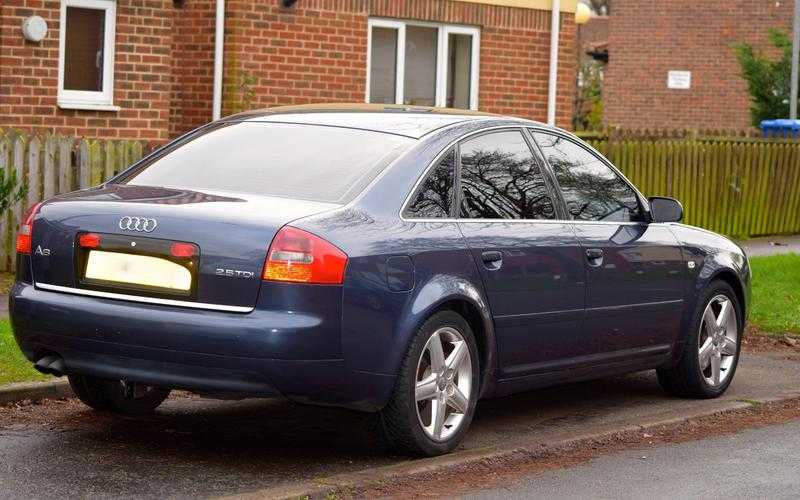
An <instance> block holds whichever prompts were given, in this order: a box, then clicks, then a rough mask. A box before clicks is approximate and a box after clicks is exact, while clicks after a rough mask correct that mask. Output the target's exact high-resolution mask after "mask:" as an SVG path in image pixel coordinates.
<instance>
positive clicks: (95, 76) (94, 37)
mask: <svg viewBox="0 0 800 500" xmlns="http://www.w3.org/2000/svg"><path fill="white" fill-rule="evenodd" d="M105 25H106V11H105V10H101V9H84V8H78V7H67V23H66V28H65V33H66V38H65V40H64V89H66V90H88V91H94V92H102V90H103V40H104V37H105Z"/></svg>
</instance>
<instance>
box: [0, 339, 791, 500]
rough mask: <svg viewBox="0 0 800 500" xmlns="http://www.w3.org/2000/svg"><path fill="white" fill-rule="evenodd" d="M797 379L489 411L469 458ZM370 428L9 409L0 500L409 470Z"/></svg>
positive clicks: (205, 409) (594, 396) (672, 414)
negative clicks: (689, 393) (703, 396)
mask: <svg viewBox="0 0 800 500" xmlns="http://www.w3.org/2000/svg"><path fill="white" fill-rule="evenodd" d="M798 380H800V363H797V362H792V361H785V360H781V359H777V357H765V356H754V355H749V354H748V355H745V356H743V358H742V365H741V367H740V370H739V371H738V372H737V374H736V379H735V381H734V383H733V385H732V386H731V389H730V390H729V391H728V393H727V394H726V395H725V396H724V397H723V398H720V399H717V400H703V401H688V400H680V399H675V398H670V397H668V396H666V395H665V394H664V393H663V392H662V391H661V390H660V388H659V387H658V384H657V383H656V381H655V378H654V376H653V374H652V372H650V373H643V374H636V375H632V376H627V377H621V378H613V379H607V380H601V381H596V382H588V383H583V384H576V385H571V386H565V387H558V388H553V389H548V390H542V391H534V392H530V393H526V394H521V395H517V396H513V397H509V398H503V399H498V400H492V401H484V402H481V403H480V404H479V406H478V411H477V415H476V420H475V422H474V424H473V428H472V429H471V432H470V434H469V435H468V437H467V439H466V441H465V443H464V445H463V446H462V449H463V450H474V449H476V448H481V447H486V446H504V445H505V446H508V445H515V443H519V442H522V441H523V440H525V441H535V442H540V441H541V442H542V443H546V442H553V441H555V440H559V439H567V438H573V437H575V436H580V435H583V434H586V433H591V432H604V431H609V430H617V429H620V428H622V427H626V426H631V425H642V424H643V423H647V422H652V421H657V420H659V419H669V418H681V417H685V416H692V415H696V414H700V413H705V412H709V411H714V410H716V409H720V408H726V407H730V405H731V404H732V403H734V402H736V401H742V400H749V399H768V398H779V397H790V396H797V395H800V387H798V385H797V381H798ZM372 422H373V421H372V419H370V418H369V417H368V416H366V415H363V414H359V413H354V412H349V411H341V410H335V409H325V408H313V407H304V406H299V405H293V404H289V403H286V402H282V401H268V400H246V401H239V402H234V401H214V400H206V399H202V398H198V397H186V396H179V397H176V398H173V399H170V400H169V401H167V402H166V403H165V404H164V405H163V406H162V408H161V409H159V411H158V413H157V414H156V415H154V416H152V417H147V418H120V417H114V416H109V415H106V414H99V413H96V412H92V411H90V410H88V409H86V408H84V407H83V406H81V405H80V404H79V403H78V402H77V401H75V400H69V401H61V402H48V403H45V404H42V405H30V406H21V407H16V408H15V407H7V408H0V498H30V497H37V498H43V497H58V498H74V497H85V496H98V497H108V496H129V495H138V496H148V497H163V496H176V497H187V496H197V495H202V496H213V495H223V494H233V493H244V492H251V491H254V490H259V489H262V488H269V487H276V486H280V485H287V484H291V483H295V482H297V481H302V480H310V479H315V478H320V477H324V476H328V475H331V474H337V473H344V472H353V471H359V470H364V469H367V468H369V467H374V466H379V465H385V464H392V463H399V462H402V461H404V460H407V459H406V458H404V457H397V456H392V455H390V454H389V453H388V452H387V451H386V450H384V449H383V448H382V447H381V446H380V443H379V440H378V437H377V433H376V431H375V429H374V425H373V423H372ZM708 465H709V467H710V469H707V470H711V471H712V472H713V471H714V470H716V469H714V468H713V464H708ZM707 470H706V471H705V472H706V473H707ZM698 474H699V472H698Z"/></svg>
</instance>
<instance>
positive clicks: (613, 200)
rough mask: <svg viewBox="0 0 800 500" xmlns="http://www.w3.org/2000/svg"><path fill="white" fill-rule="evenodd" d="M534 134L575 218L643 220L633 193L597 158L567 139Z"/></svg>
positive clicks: (568, 208)
mask: <svg viewBox="0 0 800 500" xmlns="http://www.w3.org/2000/svg"><path fill="white" fill-rule="evenodd" d="M534 136H535V137H536V142H538V143H539V146H540V147H541V148H542V151H543V152H544V155H545V157H546V158H547V161H548V162H549V163H550V166H551V167H552V168H553V172H554V173H555V175H556V179H557V180H558V183H559V185H560V187H561V192H562V193H563V194H564V201H565V202H566V203H567V210H568V211H569V213H570V214H571V215H572V217H573V218H574V219H577V220H597V221H611V222H636V221H641V220H642V215H641V209H640V207H639V201H638V200H637V198H636V193H635V192H634V191H633V189H631V187H630V186H628V184H627V183H626V182H625V181H623V180H622V179H621V178H620V177H619V176H618V175H617V174H616V173H615V172H614V171H613V170H612V169H610V168H608V166H606V165H605V164H604V163H603V162H602V161H601V160H600V159H599V158H597V157H596V156H595V155H593V154H592V153H590V152H589V151H587V150H586V149H584V148H582V147H581V146H580V145H578V144H577V143H575V142H573V141H570V140H568V139H564V138H562V137H558V136H555V135H551V134H545V133H540V132H534Z"/></svg>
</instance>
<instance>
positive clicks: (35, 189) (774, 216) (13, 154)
mask: <svg viewBox="0 0 800 500" xmlns="http://www.w3.org/2000/svg"><path fill="white" fill-rule="evenodd" d="M588 139H589V142H590V143H591V144H592V145H593V146H594V147H596V148H597V149H598V150H599V151H600V152H602V153H603V154H604V155H606V156H607V157H608V159H609V160H611V162H613V163H614V164H615V165H617V166H618V167H619V168H620V170H622V171H623V172H624V173H625V175H627V176H628V177H629V178H630V179H631V180H632V181H633V182H634V183H635V184H636V185H637V186H638V187H639V189H640V190H641V191H642V192H643V193H644V194H645V195H647V196H656V195H662V196H672V197H675V198H678V199H679V200H680V201H681V202H682V203H683V206H684V209H685V212H686V219H685V221H686V222H687V223H688V224H692V225H696V226H700V227H704V228H707V229H711V230H712V231H717V232H720V233H723V234H727V235H730V236H733V237H736V238H744V237H749V236H760V235H769V234H789V233H800V142H797V141H760V140H756V139H754V138H741V137H740V138H737V137H731V138H726V139H709V140H704V139H698V138H697V137H685V138H678V139H661V138H633V139H615V138H613V137H607V138H603V139H591V138H588ZM147 149H148V146H147V145H146V144H145V143H143V142H138V141H124V140H119V141H115V140H88V139H76V138H74V137H64V136H57V135H47V136H41V137H40V136H33V137H30V136H26V135H24V134H20V133H17V132H13V131H5V132H4V131H3V130H1V129H0V169H2V170H3V171H4V172H5V173H6V174H9V173H10V172H12V171H13V172H16V175H17V178H18V179H21V180H24V182H25V183H26V184H27V186H28V192H27V196H26V198H25V199H24V200H22V201H21V202H19V203H16V204H15V205H14V206H12V208H11V209H10V210H9V211H8V213H6V214H0V270H6V269H10V268H11V266H12V265H13V260H14V235H15V234H16V231H17V227H18V225H19V221H20V218H21V217H22V214H23V213H24V212H25V210H26V209H27V208H28V207H29V206H31V205H33V204H35V203H36V202H38V201H40V200H42V199H46V198H49V197H51V196H54V195H56V194H60V193H66V192H69V191H73V190H76V189H82V188H86V187H90V186H94V185H96V184H99V183H101V182H102V181H103V180H105V179H107V178H109V177H111V176H112V175H114V174H116V173H118V172H120V171H121V170H123V169H124V168H126V167H127V166H129V165H130V164H132V163H133V162H135V161H136V160H138V159H140V158H141V157H142V156H143V155H144V154H145V152H146V151H147Z"/></svg>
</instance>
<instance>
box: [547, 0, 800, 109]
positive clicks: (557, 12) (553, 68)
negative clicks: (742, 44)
mask: <svg viewBox="0 0 800 500" xmlns="http://www.w3.org/2000/svg"><path fill="white" fill-rule="evenodd" d="M798 1H800V0H798ZM552 9H553V12H552V15H551V17H550V78H549V81H548V89H547V124H548V125H555V124H556V84H557V83H558V30H559V26H560V24H561V2H560V0H553V5H552Z"/></svg>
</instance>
